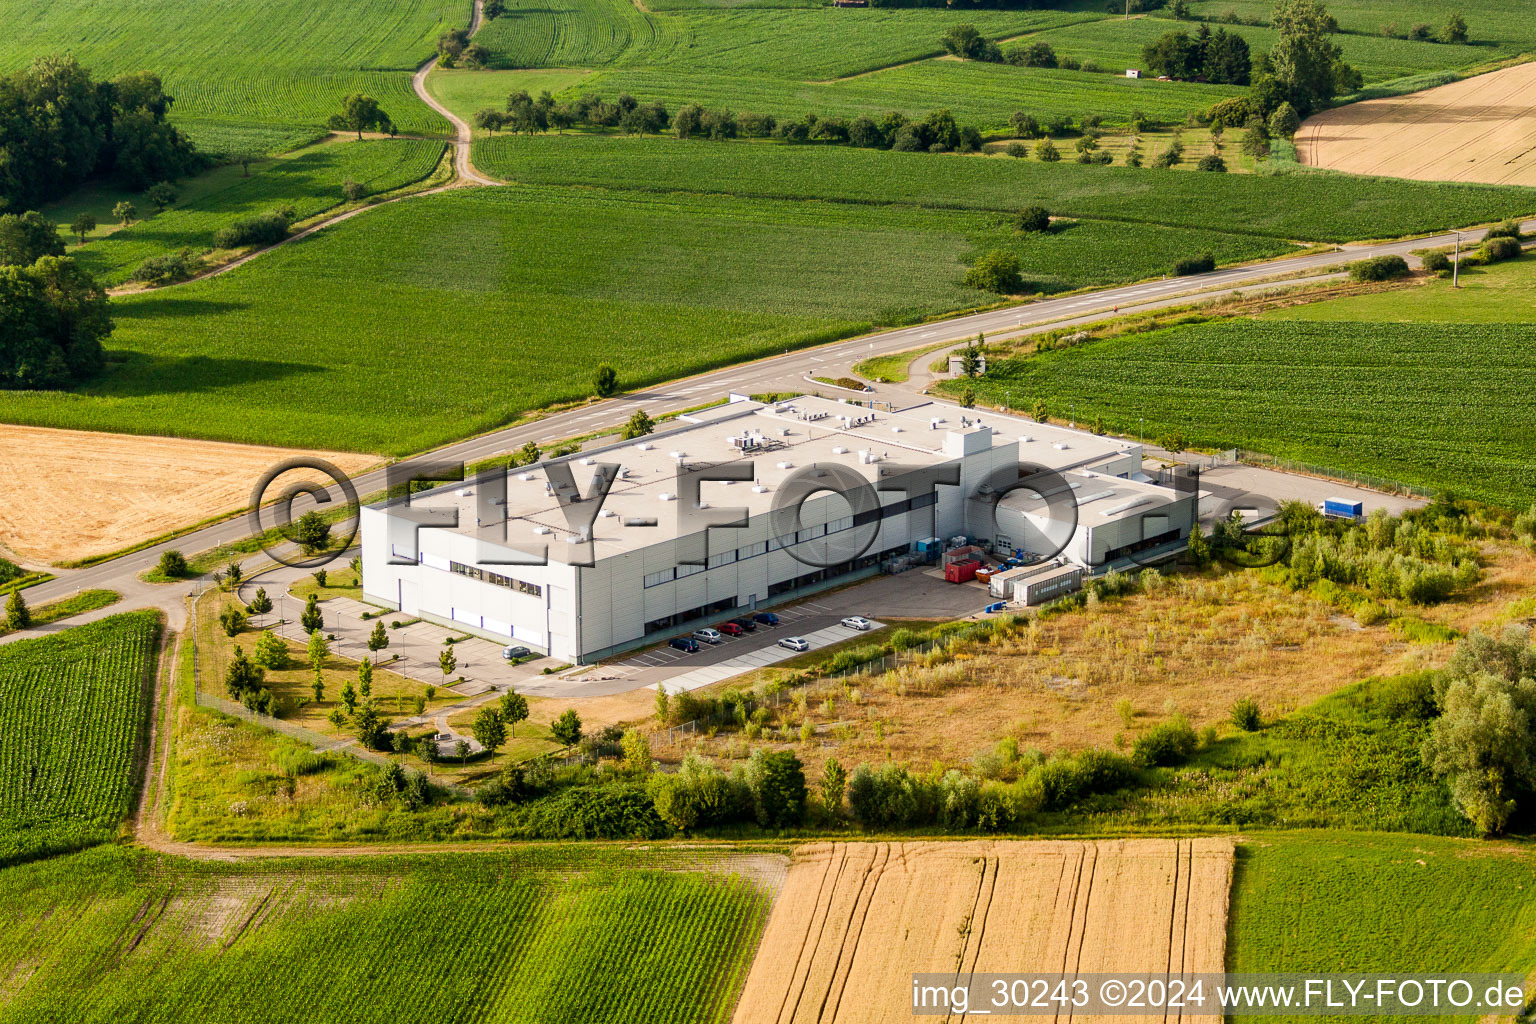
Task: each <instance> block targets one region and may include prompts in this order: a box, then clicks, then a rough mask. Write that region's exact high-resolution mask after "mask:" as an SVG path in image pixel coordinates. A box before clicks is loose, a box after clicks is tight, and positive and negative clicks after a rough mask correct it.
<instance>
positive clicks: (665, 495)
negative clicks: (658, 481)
mask: <svg viewBox="0 0 1536 1024" xmlns="http://www.w3.org/2000/svg"><path fill="white" fill-rule="evenodd" d="M657 497H658V498H660V499H661V500H662V501H676V500H677V495H675V494H673V493H671V492H670V491H662V492H661V493H660V494H658V495H657Z"/></svg>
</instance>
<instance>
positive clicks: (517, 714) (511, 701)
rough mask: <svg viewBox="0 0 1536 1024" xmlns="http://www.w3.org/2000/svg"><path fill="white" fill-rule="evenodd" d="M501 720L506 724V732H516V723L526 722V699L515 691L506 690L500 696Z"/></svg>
mask: <svg viewBox="0 0 1536 1024" xmlns="http://www.w3.org/2000/svg"><path fill="white" fill-rule="evenodd" d="M501 720H502V721H503V722H506V723H507V732H508V734H509V735H510V734H512V733H514V732H516V731H517V723H518V722H526V721H527V720H528V698H527V697H524V696H523V695H522V694H520V693H518V692H517V691H516V690H508V691H507V692H506V693H504V694H502V695H501Z"/></svg>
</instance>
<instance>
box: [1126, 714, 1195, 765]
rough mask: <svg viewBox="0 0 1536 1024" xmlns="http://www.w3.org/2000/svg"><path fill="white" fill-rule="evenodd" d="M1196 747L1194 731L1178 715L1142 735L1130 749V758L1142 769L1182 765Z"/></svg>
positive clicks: (1186, 721)
mask: <svg viewBox="0 0 1536 1024" xmlns="http://www.w3.org/2000/svg"><path fill="white" fill-rule="evenodd" d="M1198 746H1199V740H1198V739H1197V738H1196V737H1195V730H1194V729H1192V728H1190V725H1189V721H1188V720H1187V719H1186V718H1185V717H1184V716H1183V715H1179V716H1177V717H1175V718H1171V719H1169V720H1168V721H1166V722H1160V723H1158V724H1157V725H1155V726H1153V727H1152V728H1151V729H1149V730H1147V731H1146V732H1145V733H1143V734H1142V735H1141V736H1140V737H1139V738H1138V739H1137V740H1136V745H1135V746H1134V747H1133V748H1132V749H1131V757H1132V760H1134V761H1135V762H1136V764H1138V765H1139V766H1141V767H1143V768H1152V767H1158V766H1167V765H1175V764H1183V763H1184V762H1185V761H1187V760H1189V756H1190V755H1191V754H1193V753H1194V752H1195V748H1196V747H1198Z"/></svg>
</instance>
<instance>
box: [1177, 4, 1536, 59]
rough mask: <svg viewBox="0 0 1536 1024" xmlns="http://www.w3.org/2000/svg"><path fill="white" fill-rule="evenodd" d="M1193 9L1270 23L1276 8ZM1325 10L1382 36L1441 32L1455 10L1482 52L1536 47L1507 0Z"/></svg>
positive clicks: (1524, 20)
mask: <svg viewBox="0 0 1536 1024" xmlns="http://www.w3.org/2000/svg"><path fill="white" fill-rule="evenodd" d="M1190 7H1191V9H1192V10H1193V11H1194V13H1195V15H1196V16H1198V17H1202V18H1221V17H1224V16H1225V15H1226V14H1227V13H1229V12H1231V13H1235V14H1238V15H1240V16H1241V17H1243V18H1245V19H1254V18H1256V19H1259V20H1261V21H1263V22H1264V23H1266V24H1267V23H1268V22H1269V18H1270V15H1271V14H1272V13H1273V12H1274V9H1275V5H1274V4H1273V3H1272V2H1271V0H1192V2H1191V3H1190ZM1327 7H1328V13H1329V14H1332V15H1333V16H1334V18H1336V19H1337V20H1338V23H1339V27H1340V28H1341V29H1343V30H1344V32H1345V33H1350V34H1359V35H1365V36H1378V37H1380V35H1381V29H1382V26H1384V25H1388V24H1395V25H1396V26H1397V27H1398V29H1399V30H1400V31H1403V32H1406V31H1407V30H1408V29H1409V28H1411V27H1413V26H1414V25H1415V24H1418V23H1420V22H1423V23H1424V24H1427V25H1429V26H1430V27H1431V29H1432V30H1436V31H1438V30H1439V28H1440V26H1441V25H1443V24H1444V23H1445V19H1446V17H1447V16H1448V15H1449V14H1450V13H1451V12H1452V11H1459V12H1461V15H1462V17H1464V18H1465V19H1466V20H1467V30H1468V35H1469V37H1470V39H1471V42H1472V43H1473V44H1474V45H1476V46H1478V47H1482V48H1484V52H1489V51H1493V52H1494V55H1497V52H1498V51H1504V52H1513V53H1519V52H1523V51H1529V50H1532V49H1536V21H1533V20H1532V19H1531V17H1530V11H1529V10H1526V9H1525V8H1523V7H1521V5H1519V4H1511V3H1509V2H1508V0H1466V2H1459V0H1458V2H1457V3H1454V4H1445V5H1439V4H1425V5H1405V4H1402V3H1396V2H1394V0H1329V2H1328V4H1327ZM1238 31H1239V32H1245V33H1246V32H1247V31H1249V29H1248V27H1246V26H1242V27H1239V28H1238ZM1341 42H1342V40H1341ZM1344 45H1345V46H1348V45H1349V43H1348V42H1345V43H1344ZM1347 52H1348V51H1347V50H1346V53H1347Z"/></svg>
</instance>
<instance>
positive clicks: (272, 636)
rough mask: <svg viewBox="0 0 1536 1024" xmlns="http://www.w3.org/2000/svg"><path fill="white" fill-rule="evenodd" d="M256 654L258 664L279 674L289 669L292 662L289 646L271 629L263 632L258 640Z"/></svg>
mask: <svg viewBox="0 0 1536 1024" xmlns="http://www.w3.org/2000/svg"><path fill="white" fill-rule="evenodd" d="M254 653H255V661H256V664H258V665H260V666H262V667H263V668H270V669H273V670H275V671H278V672H281V671H282V670H283V669H285V668H287V667H288V664H289V661H290V659H289V656H288V644H287V643H285V642H284V640H283V638H282V637H280V636H278V635H277V634H276V633H274V632H272V631H271V630H270V629H264V630H262V631H261V635H260V636H259V637H257V638H256V649H255V652H254Z"/></svg>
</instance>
